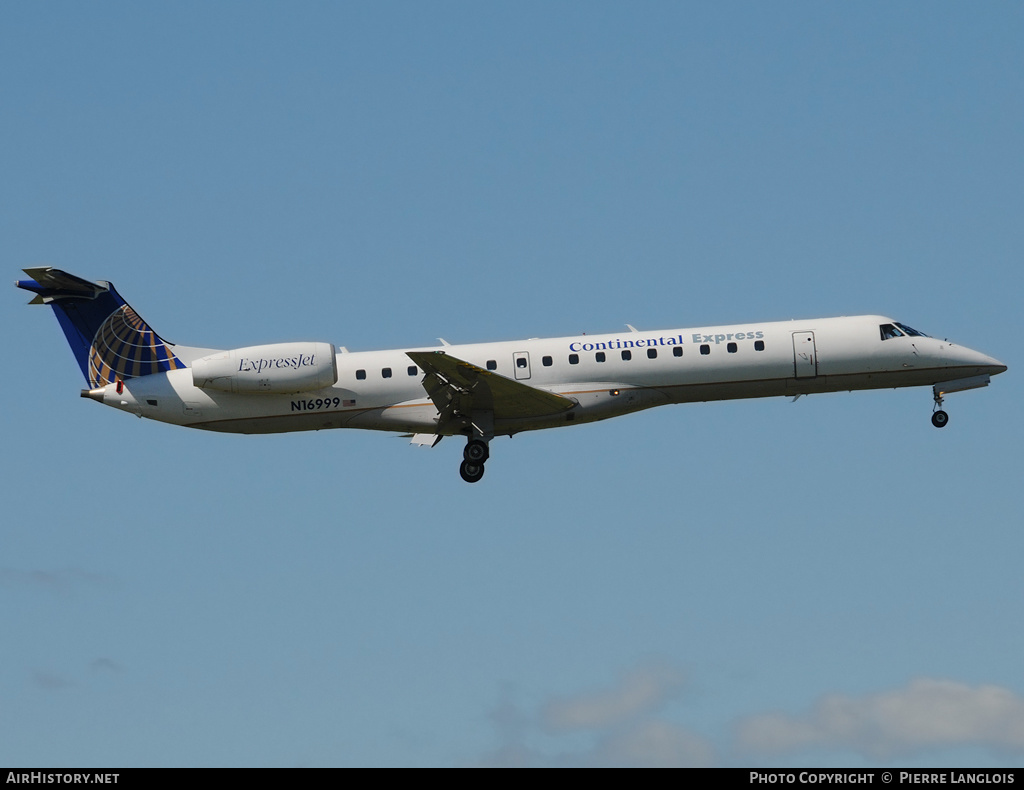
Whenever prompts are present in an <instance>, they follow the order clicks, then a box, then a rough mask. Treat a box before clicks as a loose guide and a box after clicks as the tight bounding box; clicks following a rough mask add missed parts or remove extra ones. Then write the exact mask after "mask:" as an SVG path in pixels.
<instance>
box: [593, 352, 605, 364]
mask: <svg viewBox="0 0 1024 790" xmlns="http://www.w3.org/2000/svg"><path fill="white" fill-rule="evenodd" d="M594 359H596V360H597V361H598V362H604V359H605V357H604V352H603V351H598V352H597V353H596V354H594Z"/></svg>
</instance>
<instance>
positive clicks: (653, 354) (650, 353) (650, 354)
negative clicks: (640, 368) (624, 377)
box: [647, 348, 658, 359]
mask: <svg viewBox="0 0 1024 790" xmlns="http://www.w3.org/2000/svg"><path fill="white" fill-rule="evenodd" d="M647 358H648V359H657V358H658V349H656V348H649V349H647Z"/></svg>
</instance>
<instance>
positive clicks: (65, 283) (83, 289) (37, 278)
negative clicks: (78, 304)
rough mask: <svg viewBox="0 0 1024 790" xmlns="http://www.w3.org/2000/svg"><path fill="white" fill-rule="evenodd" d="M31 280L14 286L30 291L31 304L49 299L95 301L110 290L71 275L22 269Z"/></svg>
mask: <svg viewBox="0 0 1024 790" xmlns="http://www.w3.org/2000/svg"><path fill="white" fill-rule="evenodd" d="M23 271H24V272H25V274H27V275H28V276H29V277H31V278H32V279H31V280H18V281H17V282H16V283H15V284H16V285H17V286H18V287H19V288H22V289H24V290H26V291H32V292H33V293H35V294H36V298H35V299H33V300H32V302H31V304H43V303H45V302H47V301H49V300H50V299H60V298H62V297H69V296H77V297H79V298H84V299H95V298H96V297H97V296H99V295H100V294H101V293H103V292H104V291H108V290H110V288H109V286H108V285H103V284H100V283H94V282H90V281H89V280H83V279H82V278H81V277H76V276H75V275H73V274H68V273H67V272H64V271H61V270H60V269H54V268H52V267H50V266H42V267H39V268H35V269H23Z"/></svg>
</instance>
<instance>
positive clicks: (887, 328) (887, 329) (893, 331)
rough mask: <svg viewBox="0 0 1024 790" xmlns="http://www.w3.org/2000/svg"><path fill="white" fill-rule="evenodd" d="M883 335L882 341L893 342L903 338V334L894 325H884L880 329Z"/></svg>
mask: <svg viewBox="0 0 1024 790" xmlns="http://www.w3.org/2000/svg"><path fill="white" fill-rule="evenodd" d="M878 329H879V331H881V333H882V340H891V339H892V338H894V337H903V333H902V332H901V331H900V330H899V329H897V328H896V326H895V325H894V324H882V325H881V326H880V327H878Z"/></svg>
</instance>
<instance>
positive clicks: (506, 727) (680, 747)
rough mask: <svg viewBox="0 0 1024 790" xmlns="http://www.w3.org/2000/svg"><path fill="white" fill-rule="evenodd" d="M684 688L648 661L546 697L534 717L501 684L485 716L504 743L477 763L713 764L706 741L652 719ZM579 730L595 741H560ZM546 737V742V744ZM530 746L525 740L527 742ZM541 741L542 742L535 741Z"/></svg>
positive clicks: (669, 671) (678, 677)
mask: <svg viewBox="0 0 1024 790" xmlns="http://www.w3.org/2000/svg"><path fill="white" fill-rule="evenodd" d="M682 687H683V678H682V674H681V673H680V672H678V671H676V670H674V669H671V668H670V667H665V666H645V667H641V668H639V669H636V670H633V671H631V672H629V673H627V674H626V675H624V676H623V677H622V678H621V679H620V680H619V681H618V682H617V683H615V684H614V685H613V686H612V687H611V688H608V689H598V690H594V691H590V692H586V693H582V694H577V695H573V696H569V697H560V698H557V699H553V700H550V701H548V702H546V703H543V704H541V705H540V706H539V708H538V713H537V714H536V715H534V714H531V713H530V712H528V711H523V710H521V709H520V708H519V707H518V706H517V705H515V703H514V702H513V701H512V700H511V698H510V693H509V692H508V690H507V689H506V692H505V693H504V694H503V699H502V701H501V702H500V704H499V705H498V706H497V707H496V708H495V710H493V711H492V712H491V714H490V716H489V718H490V719H491V721H492V722H493V723H494V724H495V726H496V728H497V730H498V734H499V737H500V741H501V745H500V746H499V747H498V749H496V750H495V751H494V752H492V753H491V754H489V755H487V756H485V757H484V758H483V760H482V761H481V763H480V764H482V765H486V766H505V767H545V766H552V767H554V766H623V767H688V766H706V765H712V764H713V763H714V762H715V750H714V748H713V747H712V746H711V743H710V742H709V741H708V740H706V739H705V738H702V737H701V736H699V735H696V734H694V733H692V732H690V731H689V730H687V729H686V728H684V727H681V726H679V725H676V724H672V723H670V722H667V721H663V720H661V719H659V718H655V716H654V714H655V713H656V712H657V711H659V710H660V709H662V708H663V707H664V706H665V705H666V704H667V703H669V702H670V701H671V700H673V699H675V698H676V697H677V696H678V695H679V693H680V691H681V690H682ZM579 731H584V732H587V733H589V735H590V736H591V737H592V741H591V743H590V745H589V746H587V747H585V748H582V749H577V750H573V751H569V750H566V749H565V748H564V746H563V745H562V744H560V743H559V741H560V737H559V736H562V735H564V734H567V733H573V732H579ZM545 741H546V742H547V745H548V746H549V747H550V748H543V746H544V744H545ZM527 744H529V745H527ZM538 744H539V746H538Z"/></svg>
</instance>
